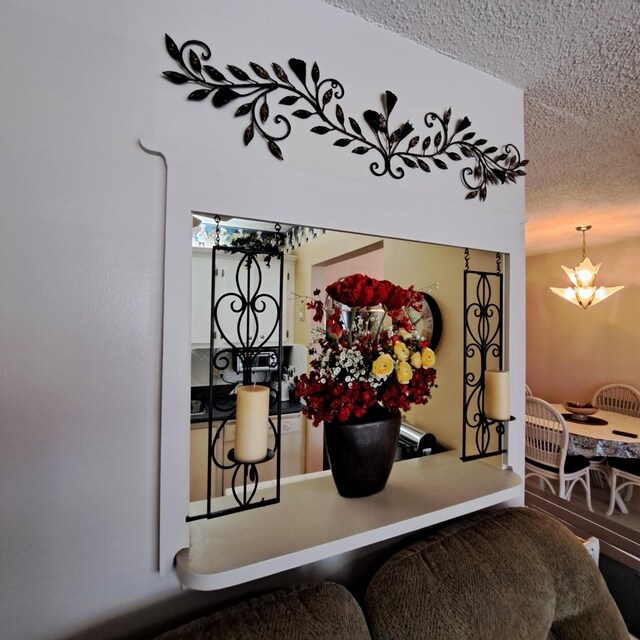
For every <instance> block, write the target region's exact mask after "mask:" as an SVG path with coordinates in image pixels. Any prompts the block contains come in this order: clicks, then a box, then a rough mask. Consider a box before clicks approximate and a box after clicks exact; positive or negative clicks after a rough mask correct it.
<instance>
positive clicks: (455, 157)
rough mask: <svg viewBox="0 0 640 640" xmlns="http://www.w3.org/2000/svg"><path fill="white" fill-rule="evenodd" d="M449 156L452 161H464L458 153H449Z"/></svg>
mask: <svg viewBox="0 0 640 640" xmlns="http://www.w3.org/2000/svg"><path fill="white" fill-rule="evenodd" d="M447 155H448V156H449V157H450V158H451V159H452V160H462V156H459V155H458V154H457V153H455V152H454V151H447Z"/></svg>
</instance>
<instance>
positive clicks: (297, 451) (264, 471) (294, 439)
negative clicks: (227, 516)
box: [219, 413, 304, 495]
mask: <svg viewBox="0 0 640 640" xmlns="http://www.w3.org/2000/svg"><path fill="white" fill-rule="evenodd" d="M276 418H277V416H271V419H272V420H275V419H276ZM235 431H236V425H235V422H233V421H230V422H228V423H227V425H226V427H225V434H224V456H225V460H226V459H227V454H228V453H229V451H230V450H231V449H233V441H234V439H235ZM280 433H281V435H280V440H281V443H282V448H281V450H280V477H281V478H286V477H288V476H297V475H299V474H301V473H304V447H303V431H302V420H301V415H300V414H299V413H291V414H285V415H283V416H282V423H281V432H280ZM274 440H275V438H274V436H273V434H272V433H269V439H268V444H267V446H268V447H269V449H273V446H274ZM276 462H277V461H276V458H275V457H273V458H272V459H271V460H269V461H268V462H263V463H261V464H259V465H258V476H259V478H260V482H265V481H266V480H275V479H276V472H277V464H276ZM233 471H234V470H233V469H230V470H224V471H223V472H222V490H221V493H220V494H219V495H222V494H223V493H224V492H225V491H226V490H227V489H229V488H230V487H231V480H232V477H233Z"/></svg>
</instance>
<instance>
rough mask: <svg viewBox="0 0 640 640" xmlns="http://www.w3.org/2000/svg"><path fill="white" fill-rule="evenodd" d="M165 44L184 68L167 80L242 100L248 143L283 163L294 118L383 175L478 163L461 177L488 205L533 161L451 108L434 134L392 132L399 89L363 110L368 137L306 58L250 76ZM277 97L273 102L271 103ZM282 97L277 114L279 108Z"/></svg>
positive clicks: (407, 128) (216, 98) (433, 126)
mask: <svg viewBox="0 0 640 640" xmlns="http://www.w3.org/2000/svg"><path fill="white" fill-rule="evenodd" d="M165 43H166V47H167V51H168V53H169V55H170V56H171V58H172V59H173V60H174V61H175V62H176V63H177V64H178V65H179V67H180V69H181V71H164V72H163V75H164V77H165V78H166V79H167V80H169V81H170V82H172V83H174V84H178V85H181V84H192V85H194V84H195V85H197V86H198V87H199V88H198V89H195V90H194V91H191V93H189V95H188V96H187V99H188V100H194V101H201V100H206V99H208V98H211V104H212V105H213V106H214V107H216V108H220V107H223V106H225V105H227V104H229V103H230V102H233V101H238V102H240V103H241V104H240V105H239V106H238V107H237V108H236V111H235V116H236V117H237V118H240V117H244V118H248V120H249V124H248V125H247V127H246V128H245V130H244V136H243V137H244V144H245V145H248V144H249V143H251V141H252V140H253V139H254V138H255V137H256V134H257V135H258V136H260V137H261V138H262V139H263V140H264V141H265V142H266V144H267V146H268V148H269V151H270V152H271V153H272V155H274V156H275V157H276V158H278V160H282V159H283V154H282V149H281V148H280V145H279V144H278V143H279V142H280V141H282V140H285V139H286V138H287V137H288V136H289V134H290V133H291V129H292V126H291V122H292V120H291V118H297V119H300V120H307V119H309V118H317V119H319V120H320V122H321V124H317V125H316V126H314V127H312V128H311V132H313V133H315V134H317V135H321V136H325V135H328V134H329V135H330V136H331V137H333V136H334V135H335V134H337V138H336V139H335V140H334V141H333V145H334V146H336V147H342V148H345V149H346V148H349V149H350V150H351V153H353V154H355V155H359V156H362V155H365V154H367V153H370V152H371V153H373V154H377V156H378V157H377V158H376V159H375V160H374V161H372V162H371V164H370V165H369V168H370V169H371V172H372V173H373V174H374V175H376V176H383V175H390V176H391V177H392V178H396V179H400V178H402V177H404V175H405V169H404V167H406V168H409V169H420V170H422V171H424V172H425V173H429V172H431V169H432V168H433V167H435V168H437V169H441V170H445V169H448V168H449V163H450V162H459V161H462V160H463V158H467V159H469V160H472V161H473V165H472V166H466V167H464V168H463V169H462V171H461V172H460V177H461V179H462V183H463V184H464V186H465V188H466V189H467V190H468V191H469V193H468V194H467V196H466V199H468V200H470V199H472V198H476V197H477V198H479V199H480V200H485V199H486V197H487V186H488V185H490V184H491V185H498V184H505V183H507V182H515V181H516V179H517V178H518V177H520V176H524V175H525V172H524V170H523V167H524V166H526V164H527V162H528V161H527V160H523V159H522V158H521V157H520V152H519V151H518V149H517V148H516V147H515V146H514V145H513V144H507V145H505V146H504V147H503V148H502V150H500V149H498V147H496V146H491V145H489V143H488V142H487V140H485V139H484V138H481V137H480V136H478V135H477V134H476V133H475V132H474V131H471V130H470V127H471V121H470V120H469V118H467V117H466V116H465V117H463V118H461V119H460V120H458V121H457V122H456V123H455V125H453V123H452V122H451V109H450V108H449V109H447V110H446V111H445V112H444V114H443V115H442V116H439V115H438V114H436V113H434V112H428V113H427V114H426V115H425V116H424V125H425V127H426V131H425V132H424V133H422V134H417V135H413V134H414V127H413V125H412V124H411V122H409V121H405V122H402V123H401V124H400V125H398V126H396V127H395V128H393V126H392V127H390V123H389V120H390V117H391V113H392V112H393V109H394V107H395V106H396V103H397V100H398V99H397V97H396V96H395V95H394V94H393V93H392V92H391V91H385V92H384V94H383V96H382V106H383V110H382V112H380V111H375V110H373V109H367V110H366V111H365V112H364V113H363V119H364V122H365V123H366V125H367V127H368V130H367V132H366V133H365V132H364V131H363V125H361V124H360V123H359V122H358V121H357V120H356V119H355V118H352V117H351V116H347V115H346V114H345V113H344V111H343V109H342V107H341V106H340V103H339V100H340V99H341V98H342V97H343V96H344V87H343V86H342V84H341V83H340V82H339V81H338V80H336V79H334V78H325V79H321V77H320V69H319V67H318V64H317V63H316V62H314V63H313V65H312V66H311V70H310V71H308V70H307V63H306V62H305V61H304V60H299V59H297V58H291V59H290V60H289V69H290V71H291V72H292V73H293V76H294V77H293V79H290V78H289V75H288V74H287V72H286V71H285V70H284V68H283V67H282V66H280V65H279V64H278V63H276V62H273V63H272V64H271V69H270V71H268V70H267V69H265V68H264V67H262V66H260V65H259V64H257V63H255V62H250V63H249V67H250V71H245V70H243V69H241V68H240V67H236V66H234V65H231V64H230V65H227V67H226V70H225V73H223V72H222V71H220V70H219V69H218V68H216V67H213V66H211V65H210V64H208V62H209V60H210V59H211V49H210V48H209V46H208V45H207V44H205V43H204V42H201V41H200V40H188V41H187V42H185V43H184V44H183V45H182V46H181V47H178V46H177V45H176V43H175V42H174V41H173V40H172V39H171V38H170V37H169V36H168V35H165ZM278 98H279V99H278ZM269 100H272V102H271V105H270V104H269ZM276 100H278V102H277V104H278V105H279V106H278V107H277V112H275V109H274V108H273V107H274V102H275V101H276ZM289 107H291V109H289V110H288V111H287V113H286V115H285V114H283V109H287V108H289Z"/></svg>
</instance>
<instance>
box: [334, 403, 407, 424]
mask: <svg viewBox="0 0 640 640" xmlns="http://www.w3.org/2000/svg"><path fill="white" fill-rule="evenodd" d="M399 417H400V411H399V410H396V411H391V410H390V409H386V408H385V407H381V406H380V405H374V406H373V407H370V408H369V409H368V410H367V412H366V413H365V414H364V415H363V416H361V417H360V418H357V417H355V416H353V417H351V418H348V419H347V420H344V421H340V420H335V421H332V422H328V423H327V424H330V425H336V426H341V425H346V426H356V425H359V424H367V423H369V422H380V421H381V420H388V419H389V418H399Z"/></svg>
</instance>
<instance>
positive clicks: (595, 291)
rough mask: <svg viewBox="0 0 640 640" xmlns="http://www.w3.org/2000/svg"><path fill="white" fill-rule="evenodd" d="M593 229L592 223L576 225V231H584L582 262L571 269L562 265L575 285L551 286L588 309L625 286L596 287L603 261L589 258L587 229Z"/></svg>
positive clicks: (566, 297) (553, 289) (567, 298)
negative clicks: (561, 287) (595, 262)
mask: <svg viewBox="0 0 640 640" xmlns="http://www.w3.org/2000/svg"><path fill="white" fill-rule="evenodd" d="M589 229H591V225H590V224H587V225H581V226H579V227H576V231H581V232H582V262H581V263H580V264H579V265H578V266H577V267H576V268H575V269H569V268H567V267H565V266H564V265H562V268H563V269H564V272H565V273H566V274H567V275H568V276H569V279H570V280H571V282H572V283H573V287H567V288H566V289H559V288H557V287H550V288H551V291H553V293H555V294H557V295H559V296H561V297H562V298H564V299H565V300H568V301H569V302H572V303H573V304H576V305H578V306H580V307H582V308H583V309H588V308H589V307H590V306H592V305H594V304H598V302H601V301H602V300H604V299H605V298H608V297H609V296H611V295H613V294H614V293H615V292H616V291H620V289H622V288H623V287H622V286H620V287H596V286H595V285H594V282H593V281H594V280H595V278H596V274H597V273H598V269H600V266H601V264H602V263H600V264H597V265H595V266H594V265H593V263H592V262H591V260H589V258H587V236H586V234H587V231H589Z"/></svg>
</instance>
